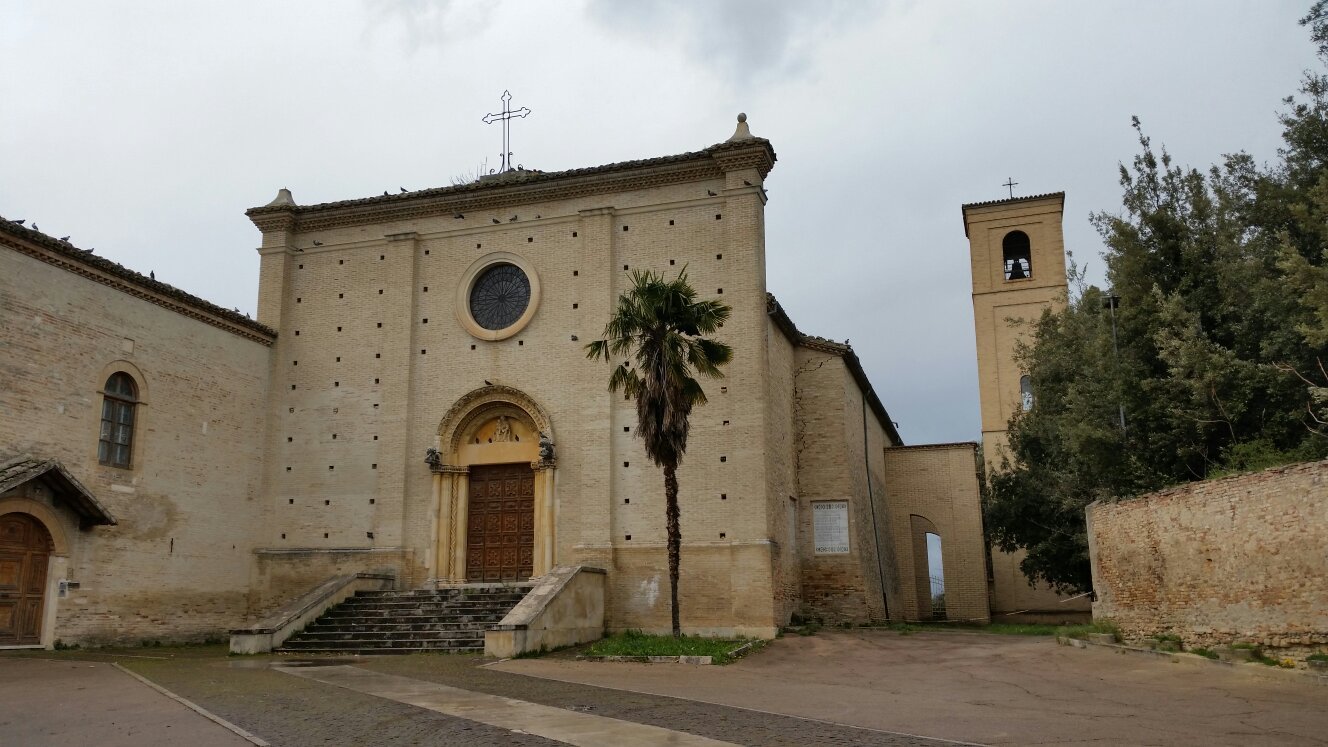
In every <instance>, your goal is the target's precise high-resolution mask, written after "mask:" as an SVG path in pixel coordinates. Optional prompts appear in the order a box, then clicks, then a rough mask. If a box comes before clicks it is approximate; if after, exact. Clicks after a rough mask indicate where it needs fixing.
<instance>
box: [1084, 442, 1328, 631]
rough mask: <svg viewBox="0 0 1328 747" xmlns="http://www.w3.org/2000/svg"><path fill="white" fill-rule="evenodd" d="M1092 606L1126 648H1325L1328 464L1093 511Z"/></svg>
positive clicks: (1230, 480) (1201, 484)
mask: <svg viewBox="0 0 1328 747" xmlns="http://www.w3.org/2000/svg"><path fill="white" fill-rule="evenodd" d="M1087 519H1088V542H1089V553H1090V557H1091V560H1092V566H1093V588H1094V590H1095V591H1096V592H1097V602H1095V603H1094V605H1093V616H1094V618H1097V619H1102V618H1110V619H1112V620H1114V621H1115V622H1116V623H1117V624H1119V625H1120V626H1121V630H1122V632H1123V633H1124V634H1125V636H1126V637H1127V638H1132V637H1133V638H1138V637H1144V636H1149V635H1154V634H1158V633H1174V634H1176V635H1179V636H1180V637H1181V638H1182V639H1183V640H1184V641H1185V643H1186V645H1187V646H1212V645H1219V644H1223V643H1230V642H1232V641H1236V640H1241V641H1249V642H1254V643H1260V644H1262V645H1264V646H1270V647H1287V648H1301V647H1306V646H1315V645H1320V644H1328V461H1323V462H1311V463H1306V464H1297V465H1292V466H1288V467H1279V468H1276V469H1270V470H1265V471H1263V472H1257V473H1254V474H1249V475H1238V476H1234V477H1227V478H1222V479H1219V480H1209V481H1206V482H1198V483H1191V484H1189V485H1183V486H1180V487H1176V488H1172V489H1169V490H1163V491H1160V492H1157V493H1150V494H1147V495H1143V496H1140V497H1138V498H1135V499H1131V500H1125V501H1120V502H1111V503H1106V502H1100V501H1099V502H1097V503H1093V504H1092V505H1090V506H1089V507H1088V509H1087Z"/></svg>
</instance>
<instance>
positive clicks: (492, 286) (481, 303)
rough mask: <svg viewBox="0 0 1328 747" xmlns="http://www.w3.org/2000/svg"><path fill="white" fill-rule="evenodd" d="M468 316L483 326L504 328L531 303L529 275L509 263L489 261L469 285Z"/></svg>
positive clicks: (516, 318) (512, 322) (518, 317)
mask: <svg viewBox="0 0 1328 747" xmlns="http://www.w3.org/2000/svg"><path fill="white" fill-rule="evenodd" d="M469 305H470V316H471V318H472V319H474V320H475V323H476V324H478V325H479V326H481V327H483V328H484V329H487V330H491V331H497V330H502V329H507V328H508V327H511V326H512V325H513V324H516V323H517V322H518V321H520V319H521V317H522V315H524V314H525V313H526V309H527V308H529V307H530V278H529V277H527V276H526V273H524V272H522V271H521V268H520V267H517V266H516V265H513V264H508V263H505V262H503V263H499V264H494V265H491V266H489V267H487V268H485V269H484V271H483V272H481V273H480V274H479V276H478V277H476V278H475V282H474V284H473V285H472V286H471V289H470V302H469Z"/></svg>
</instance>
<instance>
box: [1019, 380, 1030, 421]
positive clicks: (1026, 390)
mask: <svg viewBox="0 0 1328 747" xmlns="http://www.w3.org/2000/svg"><path fill="white" fill-rule="evenodd" d="M1019 399H1020V401H1021V402H1022V403H1023V406H1024V412H1028V411H1029V410H1031V409H1033V379H1032V378H1030V377H1029V376H1028V374H1024V375H1023V376H1020V377H1019Z"/></svg>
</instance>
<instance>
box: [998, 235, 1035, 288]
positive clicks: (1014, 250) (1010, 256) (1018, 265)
mask: <svg viewBox="0 0 1328 747" xmlns="http://www.w3.org/2000/svg"><path fill="white" fill-rule="evenodd" d="M1001 254H1002V258H1003V259H1004V260H1005V279H1006V280H1027V279H1028V278H1031V277H1033V252H1032V245H1031V244H1030V242H1029V240H1028V234H1026V233H1024V232H1023V231H1011V232H1009V233H1007V234H1005V238H1003V239H1001Z"/></svg>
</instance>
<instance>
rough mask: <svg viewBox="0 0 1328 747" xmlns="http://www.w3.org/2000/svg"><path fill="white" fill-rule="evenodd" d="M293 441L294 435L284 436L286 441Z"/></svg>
mask: <svg viewBox="0 0 1328 747" xmlns="http://www.w3.org/2000/svg"><path fill="white" fill-rule="evenodd" d="M294 441H295V437H294V436H287V437H286V443H293V442H294Z"/></svg>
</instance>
